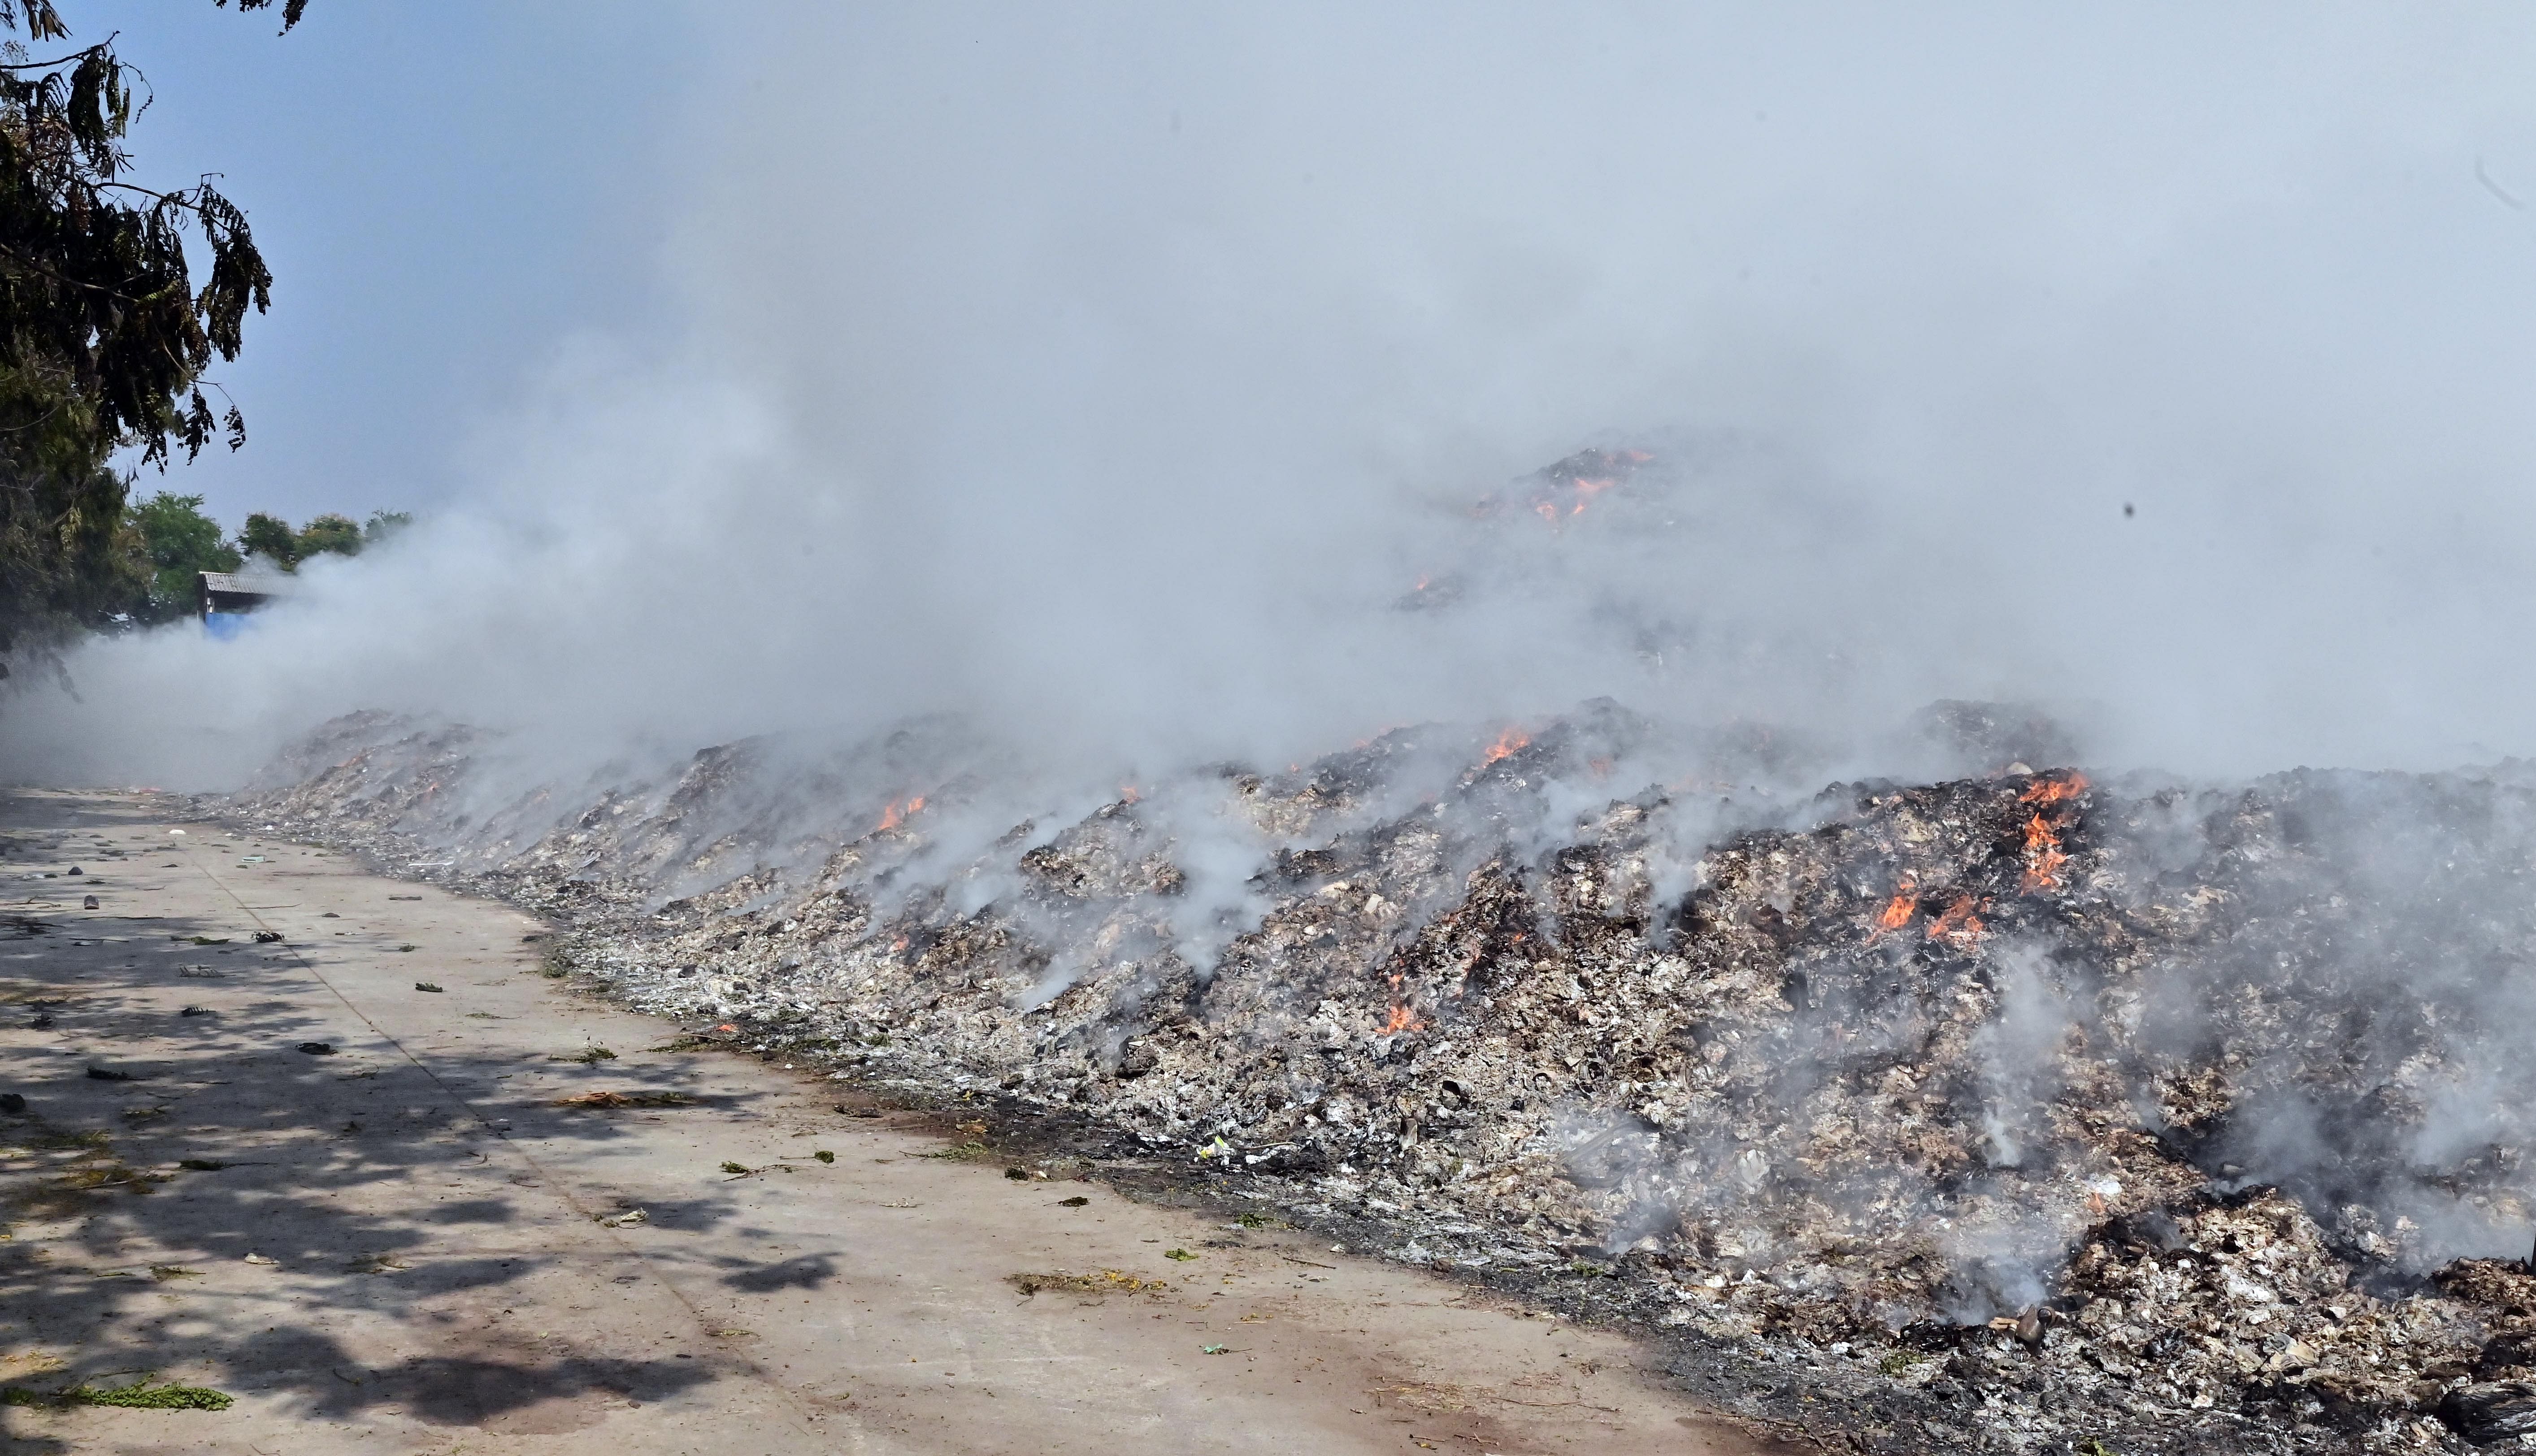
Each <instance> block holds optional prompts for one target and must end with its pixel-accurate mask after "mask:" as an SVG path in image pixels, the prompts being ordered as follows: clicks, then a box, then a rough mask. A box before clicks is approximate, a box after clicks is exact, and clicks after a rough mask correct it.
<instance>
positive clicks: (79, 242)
mask: <svg viewBox="0 0 2536 1456" xmlns="http://www.w3.org/2000/svg"><path fill="white" fill-rule="evenodd" d="M220 3H222V4H226V3H227V0H220ZM274 3H275V0H237V7H238V9H240V10H242V11H246V10H261V9H265V8H268V7H269V6H271V5H273V4H274ZM306 3H307V0H282V19H283V29H284V30H285V31H287V30H289V29H290V28H291V27H292V26H294V25H296V24H297V23H298V21H299V17H300V12H301V11H302V9H303V8H304V7H305V6H306ZM22 30H23V32H24V38H23V39H20V38H16V32H21V31H22ZM0 33H8V34H10V35H11V37H12V38H10V39H8V40H6V41H5V42H0V674H5V672H6V671H7V666H6V662H5V660H6V659H9V658H15V657H19V656H21V655H24V654H28V653H34V654H39V655H48V654H50V653H52V652H54V651H55V650H57V648H58V646H59V644H60V643H61V642H63V641H66V640H67V639H68V637H69V635H70V634H71V633H72V632H74V631H76V630H77V629H78V628H79V627H81V626H83V625H96V624H98V623H101V622H104V621H107V620H111V619H113V618H114V617H116V616H118V615H121V614H123V613H125V612H127V611H128V610H129V609H130V608H131V607H132V606H133V605H134V604H135V603H136V602H137V601H141V600H142V599H143V598H144V597H145V596H146V594H147V591H148V586H147V584H146V583H145V582H144V581H143V580H142V577H143V575H144V573H142V572H141V571H140V570H139V567H140V563H141V562H142V561H144V560H146V559H148V558H147V555H146V552H145V551H144V550H143V549H142V548H141V546H140V543H139V541H138V540H137V539H136V538H135V528H134V527H133V525H132V524H131V523H128V522H126V521H125V520H124V506H125V501H126V490H127V486H126V482H125V481H124V480H123V479H122V478H121V477H119V476H118V475H115V474H114V473H113V472H111V471H109V470H107V469H106V462H107V460H108V459H109V458H110V457H111V456H112V455H113V454H114V453H115V452H116V451H118V450H122V449H125V448H137V449H138V450H139V451H140V456H141V460H142V461H143V462H144V463H146V464H151V465H156V466H158V467H159V468H160V469H164V468H165V466H166V464H167V462H168V460H169V458H170V456H171V454H172V452H173V451H174V450H176V449H177V448H179V447H181V448H182V449H183V450H184V452H185V455H186V458H188V459H191V458H192V457H193V456H195V455H196V454H199V453H200V452H201V450H202V448H203V447H204V446H205V445H206V444H208V443H210V441H211V440H212V439H213V438H215V437H216V436H217V435H222V434H225V436H226V437H227V441H228V444H229V447H230V448H231V449H236V448H238V447H239V446H240V445H242V444H243V443H244V442H245V438H246V422H245V420H244V419H243V418H241V417H240V415H239V413H238V411H237V410H236V408H235V407H234V406H232V407H230V408H229V409H228V410H226V411H223V412H222V414H221V415H220V416H218V417H217V418H216V417H215V416H214V414H213V411H212V407H211V403H210V401H209V400H207V399H206V398H205V396H204V393H203V371H204V370H205V369H207V368H208V367H210V365H211V364H212V362H213V361H214V360H215V359H216V358H217V359H233V358H235V357H237V354H238V350H239V348H240V347H241V345H242V343H243V326H244V323H245V320H246V315H247V312H248V310H250V309H253V310H255V311H257V312H262V311H263V310H264V309H265V307H266V306H267V305H268V304H269V303H270V301H271V297H270V294H271V288H272V283H273V278H272V275H271V274H270V273H269V272H268V271H267V270H266V268H265V264H264V259H263V257H262V255H260V254H259V253H258V252H257V251H256V247H255V240H254V237H253V235H252V234H251V233H250V232H249V231H248V228H247V221H246V215H245V214H244V213H242V212H240V211H239V210H238V209H237V207H236V206H235V205H234V204H232V203H231V202H230V201H229V200H228V199H227V198H226V197H225V196H223V195H222V194H221V192H220V191H219V190H217V189H216V188H214V187H213V186H212V184H211V183H210V181H209V180H208V179H205V180H201V181H197V182H196V183H195V184H194V185H192V186H190V187H180V188H176V189H174V190H171V191H163V192H162V191H159V190H157V189H155V188H150V187H145V186H141V185H139V184H137V183H135V182H133V181H131V180H129V176H128V173H129V170H130V167H131V163H132V158H131V157H130V155H129V154H127V153H126V152H125V151H124V148H123V141H124V136H125V134H126V131H127V129H128V128H129V127H130V125H131V123H132V119H133V118H134V117H135V116H136V115H138V114H140V111H141V109H142V107H143V106H144V105H145V104H146V103H147V99H148V96H147V92H146V88H145V89H143V90H142V91H141V92H140V93H139V94H136V91H135V83H136V82H138V81H139V77H138V75H137V74H136V73H135V72H133V71H132V70H131V68H130V67H128V66H126V65H124V64H123V62H122V61H121V60H119V59H118V58H117V57H116V56H115V53H114V48H113V42H112V40H111V38H108V39H107V40H104V41H100V42H98V43H96V44H94V45H89V46H85V47H79V48H76V49H67V50H66V49H64V48H63V46H62V42H66V41H68V40H69V38H70V28H69V27H68V26H67V25H66V24H64V23H63V21H62V18H61V15H60V13H59V12H58V11H57V10H56V9H55V8H54V4H53V0H0ZM31 42H32V43H33V44H36V45H42V46H46V47H47V49H48V53H46V54H44V55H41V56H37V55H35V54H34V53H32V52H31V51H30V49H29V48H28V47H29V44H30V43H31ZM189 236H190V237H191V238H192V239H193V241H194V243H195V245H196V246H197V247H198V248H199V249H200V253H199V254H198V256H199V257H202V258H205V259H207V261H208V262H209V265H210V267H209V269H208V272H207V275H206V276H205V277H204V278H203V280H202V281H201V282H200V284H199V285H198V284H197V283H196V280H195V278H194V275H193V272H192V269H191V267H190V261H189V259H188V256H187V251H186V250H187V242H188V238H189Z"/></svg>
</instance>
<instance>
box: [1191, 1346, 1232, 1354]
mask: <svg viewBox="0 0 2536 1456" xmlns="http://www.w3.org/2000/svg"><path fill="white" fill-rule="evenodd" d="M1232 1348H1233V1347H1232V1346H1230V1345H1201V1346H1199V1347H1198V1349H1197V1353H1198V1354H1200V1355H1222V1354H1224V1353H1225V1352H1226V1351H1228V1350H1230V1349H1232Z"/></svg>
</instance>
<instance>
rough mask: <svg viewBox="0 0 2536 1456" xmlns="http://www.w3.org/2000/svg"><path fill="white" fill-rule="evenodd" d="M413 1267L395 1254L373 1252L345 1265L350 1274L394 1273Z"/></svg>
mask: <svg viewBox="0 0 2536 1456" xmlns="http://www.w3.org/2000/svg"><path fill="white" fill-rule="evenodd" d="M412 1267H413V1266H412V1264H409V1263H407V1262H406V1261H405V1260H403V1259H400V1258H398V1257H397V1256H396V1255H394V1254H371V1255H369V1256H368V1257H366V1258H359V1259H354V1260H353V1261H352V1262H350V1263H349V1264H347V1265H345V1266H344V1268H345V1272H347V1273H350V1274H394V1273H396V1272H398V1271H399V1270H403V1269H411V1268H412Z"/></svg>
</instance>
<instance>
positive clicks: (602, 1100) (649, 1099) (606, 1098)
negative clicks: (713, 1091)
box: [554, 1092, 731, 1171]
mask: <svg viewBox="0 0 2536 1456" xmlns="http://www.w3.org/2000/svg"><path fill="white" fill-rule="evenodd" d="M554 1105H555V1106H556V1107H558V1108H692V1107H694V1106H695V1105H696V1100H695V1099H694V1098H692V1097H689V1096H687V1095H686V1094H685V1093H683V1092H583V1093H576V1094H575V1095H573V1096H571V1097H559V1098H556V1099H555V1101H554ZM730 1167H731V1165H729V1164H725V1165H724V1168H725V1170H726V1171H728V1170H729V1168H730Z"/></svg>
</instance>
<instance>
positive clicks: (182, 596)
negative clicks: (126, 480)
mask: <svg viewBox="0 0 2536 1456" xmlns="http://www.w3.org/2000/svg"><path fill="white" fill-rule="evenodd" d="M130 514H131V520H132V524H133V526H134V528H135V529H137V530H138V531H139V532H140V533H141V546H142V551H143V553H144V554H145V555H146V556H148V558H149V561H150V600H149V607H148V610H147V611H146V612H145V613H144V614H145V615H147V616H148V617H149V618H151V619H152V620H155V621H166V620H169V619H171V618H174V617H179V616H183V615H184V614H185V613H187V612H189V611H192V610H193V609H194V605H195V578H196V577H197V575H198V574H200V573H202V572H206V571H235V570H237V569H238V567H239V566H241V565H243V564H244V562H243V561H242V560H241V558H240V557H239V555H238V552H237V548H236V547H235V546H232V545H230V544H229V543H228V542H227V541H226V540H223V539H222V537H221V523H219V522H218V521H215V520H213V519H212V518H211V517H209V516H206V515H204V514H203V498H202V497H201V496H199V495H176V494H172V493H170V492H167V491H163V490H162V491H160V492H159V494H157V495H154V496H152V497H150V498H149V499H148V500H145V501H143V502H141V503H140V504H139V505H136V506H134V507H132V508H131V513H130Z"/></svg>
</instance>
